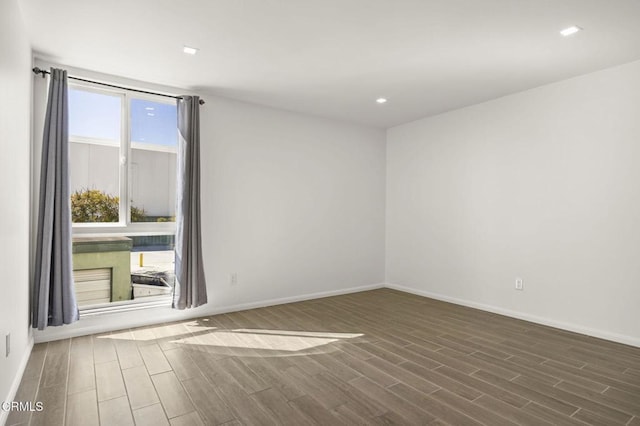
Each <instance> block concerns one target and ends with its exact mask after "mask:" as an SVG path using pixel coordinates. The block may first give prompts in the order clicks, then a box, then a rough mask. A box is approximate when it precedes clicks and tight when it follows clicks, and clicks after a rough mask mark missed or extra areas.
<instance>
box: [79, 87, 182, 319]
mask: <svg viewBox="0 0 640 426" xmlns="http://www.w3.org/2000/svg"><path fill="white" fill-rule="evenodd" d="M176 108H177V107H176V103H175V101H174V100H172V99H167V98H163V97H160V96H151V95H149V96H147V95H140V94H138V93H134V92H128V91H126V90H106V89H103V88H97V87H93V86H90V85H72V86H70V88H69V144H70V147H69V148H70V149H69V152H70V162H69V164H70V175H71V188H70V189H71V209H72V221H73V234H74V242H73V268H74V280H75V288H76V296H77V299H78V303H79V306H80V309H81V313H82V314H83V315H91V314H96V313H101V312H111V311H114V310H121V309H122V310H129V309H134V308H136V307H132V305H137V306H143V307H144V306H165V305H167V304H170V303H171V295H172V292H173V285H174V280H175V278H174V253H173V248H174V234H175V198H176V162H177V144H178V132H177V111H176Z"/></svg>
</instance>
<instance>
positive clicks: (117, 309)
mask: <svg viewBox="0 0 640 426" xmlns="http://www.w3.org/2000/svg"><path fill="white" fill-rule="evenodd" d="M172 301H173V295H172V294H169V295H161V296H148V297H145V298H144V300H140V299H138V300H136V301H132V300H125V301H122V302H111V303H104V304H101V305H91V306H87V307H84V308H80V309H79V310H80V318H81V319H82V318H86V317H92V316H99V315H106V314H117V313H121V312H130V311H139V310H143V309H152V308H170V307H171V305H172Z"/></svg>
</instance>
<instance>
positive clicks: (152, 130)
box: [69, 89, 178, 146]
mask: <svg viewBox="0 0 640 426" xmlns="http://www.w3.org/2000/svg"><path fill="white" fill-rule="evenodd" d="M120 108H121V106H120V97H118V96H111V95H106V94H102V93H94V92H88V91H84V90H75V89H69V135H75V136H86V137H94V138H101V139H115V140H119V139H120V125H121V118H120V111H121V110H120ZM177 137H178V131H177V117H176V105H175V103H172V104H164V103H158V102H153V101H148V100H144V99H135V98H133V99H131V140H132V141H134V142H142V143H149V144H155V145H165V146H172V145H176V144H177Z"/></svg>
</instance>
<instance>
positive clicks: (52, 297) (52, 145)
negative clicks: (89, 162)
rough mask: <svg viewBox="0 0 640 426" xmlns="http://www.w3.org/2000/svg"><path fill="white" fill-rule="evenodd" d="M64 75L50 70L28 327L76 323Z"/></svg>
mask: <svg viewBox="0 0 640 426" xmlns="http://www.w3.org/2000/svg"><path fill="white" fill-rule="evenodd" d="M68 116H69V113H68V99H67V72H66V71H65V70H60V69H54V68H51V78H50V81H49V99H48V101H47V115H46V117H45V123H44V132H43V137H42V164H41V168H40V202H39V209H38V235H37V241H36V260H35V271H34V272H35V276H34V289H33V304H32V322H31V323H32V325H33V327H37V328H38V329H39V330H43V329H44V328H46V327H47V326H49V325H62V324H70V323H72V322H74V321H77V320H78V305H77V303H76V294H75V291H74V286H73V272H72V270H73V268H72V258H71V200H70V198H69V195H70V194H69V117H68Z"/></svg>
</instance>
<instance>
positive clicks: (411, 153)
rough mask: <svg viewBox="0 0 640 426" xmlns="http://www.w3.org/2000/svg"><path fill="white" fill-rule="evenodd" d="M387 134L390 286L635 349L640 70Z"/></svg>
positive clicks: (639, 289) (604, 74)
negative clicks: (519, 283)
mask: <svg viewBox="0 0 640 426" xmlns="http://www.w3.org/2000/svg"><path fill="white" fill-rule="evenodd" d="M387 138H388V139H387V143H388V146H387V176H388V180H387V271H386V274H387V282H389V283H391V284H393V285H397V286H403V287H404V288H405V289H407V288H408V289H410V290H411V291H415V292H419V293H421V294H427V295H435V296H437V297H441V298H448V299H452V300H455V301H457V302H462V303H467V304H471V305H475V306H481V307H483V308H485V309H490V310H495V311H498V312H506V313H509V314H511V315H515V316H520V317H523V318H528V319H532V320H536V321H540V322H546V323H548V324H554V325H560V326H562V327H565V328H569V329H573V330H577V331H582V332H585V333H588V334H593V335H598V336H601V337H605V338H611V339H615V340H619V341H625V342H627V343H631V344H635V345H638V346H640V308H639V301H640V162H639V159H640V62H634V63H631V64H627V65H624V66H620V67H616V68H611V69H607V70H604V71H600V72H596V73H593V74H589V75H585V76H581V77H577V78H573V79H570V80H566V81H562V82H559V83H556V84H551V85H548V86H544V87H540V88H537V89H533V90H529V91H527V92H523V93H519V94H515V95H511V96H507V97H504V98H501V99H497V100H494V101H490V102H487V103H483V104H480V105H476V106H472V107H469V108H465V109H461V110H457V111H453V112H449V113H445V114H442V115H438V116H435V117H431V118H426V119H423V120H419V121H416V122H413V123H409V124H405V125H402V126H398V127H394V128H392V129H389V130H388V133H387ZM516 277H522V278H523V279H524V291H516V290H514V280H515V278H516Z"/></svg>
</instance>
